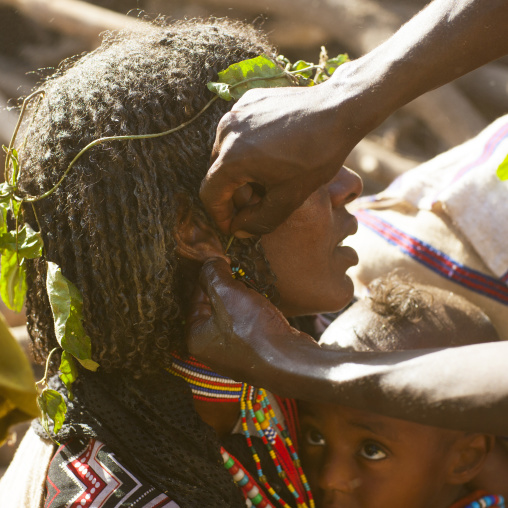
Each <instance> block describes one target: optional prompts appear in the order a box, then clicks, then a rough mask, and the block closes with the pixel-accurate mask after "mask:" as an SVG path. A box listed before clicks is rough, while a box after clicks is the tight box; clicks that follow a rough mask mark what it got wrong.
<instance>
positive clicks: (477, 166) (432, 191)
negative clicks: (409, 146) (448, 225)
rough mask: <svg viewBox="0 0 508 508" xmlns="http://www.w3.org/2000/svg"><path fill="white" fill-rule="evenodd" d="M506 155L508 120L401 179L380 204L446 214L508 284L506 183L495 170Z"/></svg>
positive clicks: (498, 123)
mask: <svg viewBox="0 0 508 508" xmlns="http://www.w3.org/2000/svg"><path fill="white" fill-rule="evenodd" d="M507 154H508V115H505V116H503V117H501V118H498V119H497V120H496V121H495V122H494V123H492V124H490V125H489V126H488V127H487V128H486V129H485V130H483V131H482V132H481V133H480V134H479V135H478V136H476V137H475V138H473V139H471V140H469V141H467V142H466V143H463V144H462V145H459V146H457V147H455V148H453V149H452V150H449V151H448V152H445V153H443V154H441V155H438V156H437V157H435V158H434V159H432V160H430V161H428V162H426V163H425V164H421V165H420V166H418V167H416V168H414V169H412V170H410V171H408V172H407V173H405V174H403V175H402V176H401V177H399V178H398V179H397V180H395V181H394V182H393V183H392V184H391V185H390V186H389V187H388V188H387V189H386V190H385V191H384V192H382V193H381V194H380V195H378V196H377V198H378V199H384V198H392V197H396V198H398V199H402V200H404V201H407V202H408V203H411V204H412V205H413V206H415V207H416V208H417V209H419V210H429V211H443V212H445V213H446V214H447V215H448V216H449V218H450V219H451V221H452V222H453V223H454V225H455V226H456V227H458V229H459V230H460V231H461V233H462V234H463V235H464V236H465V237H466V238H467V239H468V240H469V242H470V243H471V245H472V246H473V247H474V248H475V250H476V251H477V253H478V254H479V256H480V257H481V258H482V260H483V262H484V263H485V264H486V265H487V266H488V267H489V269H490V270H491V271H492V273H493V274H494V275H496V276H497V277H498V278H499V279H501V280H502V281H503V282H504V283H505V284H506V283H508V248H507V246H508V181H503V182H502V181H501V180H499V178H498V177H497V175H496V170H497V168H498V166H499V165H500V164H501V162H502V161H503V160H504V158H505V157H506V155H507Z"/></svg>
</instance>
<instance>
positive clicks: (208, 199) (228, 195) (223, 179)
mask: <svg viewBox="0 0 508 508" xmlns="http://www.w3.org/2000/svg"><path fill="white" fill-rule="evenodd" d="M218 169H219V167H218V166H212V167H211V168H210V170H209V171H208V173H207V174H206V176H205V178H204V179H203V181H202V182H201V187H200V190H199V197H200V198H201V201H202V202H203V204H204V206H205V208H206V210H207V212H208V213H209V214H210V215H211V217H212V219H213V220H214V221H215V223H216V224H217V227H218V228H219V229H220V230H221V231H222V232H223V233H226V234H229V232H230V228H231V221H232V219H233V216H234V210H235V208H234V203H233V195H234V193H235V191H236V190H237V189H238V188H239V187H241V186H242V185H243V184H242V183H240V182H235V181H231V180H229V179H228V177H227V175H224V174H223V173H221V172H220V171H217V170H218Z"/></svg>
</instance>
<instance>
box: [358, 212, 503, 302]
mask: <svg viewBox="0 0 508 508" xmlns="http://www.w3.org/2000/svg"><path fill="white" fill-rule="evenodd" d="M355 215H356V217H357V219H358V222H360V223H361V224H362V225H363V226H365V227H366V228H368V229H370V230H371V231H373V232H374V233H376V234H377V235H379V236H380V237H381V238H383V239H384V240H386V241H387V242H388V243H390V244H392V245H394V246H396V247H398V248H399V249H400V250H401V251H402V252H404V253H405V254H407V255H409V256H410V257H411V258H413V259H414V260H415V261H418V262H419V263H421V264H422V265H424V266H426V267H427V268H429V269H430V270H432V271H434V272H436V273H437V274H439V275H441V276H443V277H446V278H447V279H450V280H452V281H453V282H456V283H457V284H460V285H461V286H463V287H465V288H467V289H468V290H470V291H474V292H476V293H479V294H482V295H484V296H487V297H489V298H492V299H493V300H496V301H497V302H499V303H502V304H504V305H508V287H506V286H505V285H504V284H502V283H501V282H499V280H498V279H496V278H493V277H489V276H488V275H484V274H482V273H481V272H478V271H476V270H473V269H471V268H468V267H467V266H465V265H462V264H461V263H459V262H458V261H456V260H454V259H452V258H451V257H449V256H447V255H446V254H445V253H444V252H441V251H440V250H438V249H436V248H434V247H433V246H432V245H430V244H428V243H426V242H423V241H422V240H419V239H418V238H415V237H414V236H411V235H409V234H407V233H405V232H404V231H402V230H400V229H398V228H397V227H396V226H394V225H392V224H390V223H389V222H387V221H385V220H383V219H381V218H379V217H377V216H376V215H374V214H373V213H371V212H367V211H366V210H361V211H359V212H357V213H356V214H355Z"/></svg>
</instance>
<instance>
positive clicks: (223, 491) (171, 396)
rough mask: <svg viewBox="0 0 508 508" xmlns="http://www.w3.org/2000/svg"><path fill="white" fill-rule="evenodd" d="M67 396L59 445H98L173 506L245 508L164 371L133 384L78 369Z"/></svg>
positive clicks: (216, 448) (204, 430)
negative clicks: (90, 442)
mask: <svg viewBox="0 0 508 508" xmlns="http://www.w3.org/2000/svg"><path fill="white" fill-rule="evenodd" d="M52 383H53V384H54V387H55V388H58V389H60V390H62V387H61V386H60V383H59V382H58V381H57V380H55V379H52ZM74 395H75V398H74V401H72V402H70V401H69V402H68V414H67V422H68V423H66V424H65V425H64V427H63V429H62V430H61V431H60V432H59V433H58V440H59V442H61V443H65V442H67V441H70V440H71V439H78V440H80V441H82V442H87V440H89V439H97V440H98V441H100V442H102V443H106V444H107V446H108V447H109V448H110V449H111V450H114V452H115V454H116V456H117V457H118V461H119V462H120V463H121V464H122V465H123V466H124V467H125V468H126V469H128V470H129V471H130V472H131V473H132V474H133V475H135V476H136V477H137V478H139V479H140V481H142V482H144V483H147V484H149V485H151V486H153V487H154V488H155V489H157V490H158V491H159V492H160V493H164V494H166V495H167V496H168V497H169V498H171V499H173V500H174V501H175V502H176V503H177V504H178V505H179V506H180V507H181V508H187V507H189V508H194V507H196V508H197V507H199V508H201V507H203V506H207V507H224V506H228V507H242V508H243V507H244V506H245V501H244V500H243V497H242V495H241V493H240V491H239V489H238V488H237V487H236V485H235V484H234V482H233V480H232V479H231V477H230V475H229V474H228V472H227V471H226V470H225V469H224V466H223V461H222V457H221V455H220V444H219V442H218V441H217V438H216V435H215V432H214V431H213V429H212V428H211V427H209V426H208V425H206V424H205V423H204V422H203V421H202V420H201V419H200V418H199V416H198V414H197V413H196V411H195V409H194V405H193V402H192V396H191V392H190V389H189V387H188V386H187V384H186V383H185V381H183V380H182V379H180V378H178V377H176V376H172V375H171V374H169V373H167V372H160V373H159V374H157V375H154V376H151V377H145V378H143V379H140V380H133V379H132V378H131V377H130V376H129V377H128V376H125V375H123V374H122V373H120V372H117V373H113V374H101V373H98V372H97V373H89V372H81V373H80V376H79V380H78V381H77V382H76V383H75V390H74ZM38 431H39V432H43V431H42V429H41V428H40V426H39V428H38Z"/></svg>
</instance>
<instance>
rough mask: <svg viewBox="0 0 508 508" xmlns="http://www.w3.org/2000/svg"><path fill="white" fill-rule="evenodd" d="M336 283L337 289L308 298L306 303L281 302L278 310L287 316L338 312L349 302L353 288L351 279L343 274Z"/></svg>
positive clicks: (352, 294)
mask: <svg viewBox="0 0 508 508" xmlns="http://www.w3.org/2000/svg"><path fill="white" fill-rule="evenodd" d="M338 285H339V291H337V290H336V289H335V290H333V291H332V290H331V291H330V292H328V294H326V293H324V292H323V293H321V294H320V295H319V296H316V297H315V298H309V301H308V305H305V304H301V305H295V304H294V303H293V304H291V303H289V302H281V303H280V305H278V307H279V310H280V311H281V312H282V313H283V314H284V316H285V317H287V318H290V317H297V316H309V315H313V314H323V313H328V312H338V311H339V310H342V309H343V308H344V307H346V306H347V305H348V304H349V303H350V302H351V300H352V299H353V296H354V289H355V288H354V284H353V281H352V280H351V278H350V277H349V276H348V275H345V274H344V277H343V279H342V280H341V281H340V283H339V284H338Z"/></svg>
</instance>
